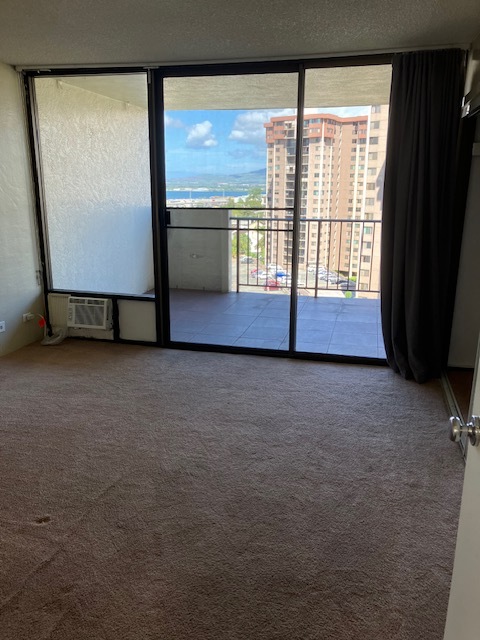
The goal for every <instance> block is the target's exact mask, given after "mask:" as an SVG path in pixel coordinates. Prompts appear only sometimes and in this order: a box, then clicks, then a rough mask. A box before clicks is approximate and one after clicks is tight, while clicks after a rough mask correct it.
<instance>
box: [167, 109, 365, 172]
mask: <svg viewBox="0 0 480 640" xmlns="http://www.w3.org/2000/svg"><path fill="white" fill-rule="evenodd" d="M368 111H369V107H337V108H331V107H329V108H325V109H321V108H319V109H305V113H307V114H308V113H321V112H324V113H332V114H334V115H338V116H344V117H345V116H346V117H348V116H357V115H365V114H367V113H368ZM294 114H295V110H294V109H283V110H280V109H272V110H266V109H263V110H249V111H245V110H243V111H236V110H216V111H214V110H211V111H202V110H198V111H170V112H166V114H165V147H166V165H167V180H168V179H173V178H181V177H186V176H197V175H202V174H218V175H229V174H239V173H246V172H249V171H257V170H259V169H265V166H266V143H265V128H264V126H263V125H264V123H265V122H268V121H269V120H270V118H271V117H274V116H282V115H294Z"/></svg>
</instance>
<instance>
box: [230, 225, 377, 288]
mask: <svg viewBox="0 0 480 640" xmlns="http://www.w3.org/2000/svg"><path fill="white" fill-rule="evenodd" d="M381 224H382V223H381V220H366V219H353V220H352V219H349V218H348V219H337V218H302V219H301V221H300V246H299V267H298V274H299V277H298V288H299V289H305V290H311V291H313V292H314V295H315V297H317V296H318V295H319V292H321V291H325V290H327V291H328V290H335V291H342V292H344V293H346V294H347V295H350V296H355V295H357V294H358V293H360V294H362V293H375V294H378V293H379V278H380V240H381ZM230 229H232V231H231V233H232V251H233V255H234V257H235V258H236V274H235V280H236V283H235V284H236V290H237V291H240V290H241V288H242V287H262V288H264V289H267V290H268V289H272V290H273V289H279V288H280V289H290V288H291V275H290V274H291V267H292V250H293V249H292V248H293V220H292V219H291V218H286V217H284V218H276V217H270V218H265V217H263V218H256V217H234V216H232V217H231V218H230ZM347 292H351V293H350V294H348V293H347Z"/></svg>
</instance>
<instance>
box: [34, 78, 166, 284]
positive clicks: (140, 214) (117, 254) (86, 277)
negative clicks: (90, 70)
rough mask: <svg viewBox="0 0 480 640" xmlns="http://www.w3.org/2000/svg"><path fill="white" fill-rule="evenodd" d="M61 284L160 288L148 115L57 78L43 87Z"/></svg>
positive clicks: (53, 246) (44, 141)
mask: <svg viewBox="0 0 480 640" xmlns="http://www.w3.org/2000/svg"><path fill="white" fill-rule="evenodd" d="M35 87H36V93H37V101H38V112H39V120H40V142H41V150H42V162H43V169H44V182H45V193H46V203H47V219H48V229H49V242H50V254H51V264H52V273H53V286H54V288H57V289H67V290H77V291H97V292H111V293H130V294H140V293H144V292H145V291H147V290H149V289H151V288H152V287H153V260H152V230H151V199H150V167H149V144H148V117H147V111H146V110H145V109H142V108H140V107H136V106H133V105H130V104H127V103H125V102H120V101H118V100H113V99H111V98H107V97H106V96H103V95H99V94H97V93H93V92H91V91H85V90H83V89H80V88H78V87H73V86H71V85H68V84H65V83H64V82H61V81H57V80H55V79H44V78H40V79H37V80H36V83H35Z"/></svg>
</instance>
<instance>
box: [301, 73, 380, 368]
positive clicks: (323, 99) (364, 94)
mask: <svg viewBox="0 0 480 640" xmlns="http://www.w3.org/2000/svg"><path fill="white" fill-rule="evenodd" d="M390 83H391V66H390V65H370V66H365V67H341V68H328V69H307V70H306V73H305V109H304V118H303V143H302V147H303V148H302V169H301V171H302V181H301V182H302V192H301V203H300V233H299V277H298V294H299V298H298V320H297V336H296V349H297V351H303V352H314V353H328V354H335V355H347V356H365V357H373V358H377V357H379V358H382V357H383V358H384V357H385V351H384V347H383V340H382V333H381V326H380V300H379V275H380V239H381V218H382V199H383V176H384V170H385V156H386V138H387V126H388V112H389V104H388V102H389V94H390Z"/></svg>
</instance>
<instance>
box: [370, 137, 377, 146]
mask: <svg viewBox="0 0 480 640" xmlns="http://www.w3.org/2000/svg"><path fill="white" fill-rule="evenodd" d="M370 144H378V137H377V136H373V137H372V136H370Z"/></svg>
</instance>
